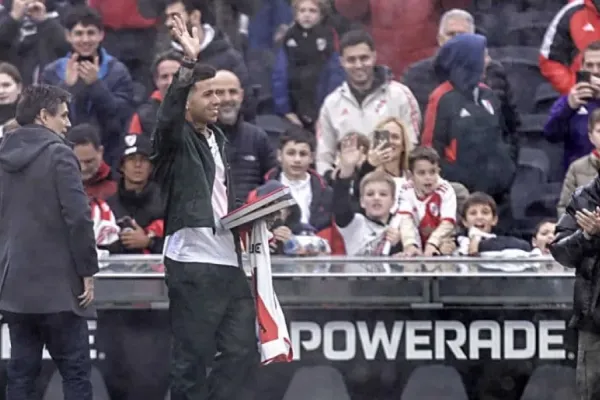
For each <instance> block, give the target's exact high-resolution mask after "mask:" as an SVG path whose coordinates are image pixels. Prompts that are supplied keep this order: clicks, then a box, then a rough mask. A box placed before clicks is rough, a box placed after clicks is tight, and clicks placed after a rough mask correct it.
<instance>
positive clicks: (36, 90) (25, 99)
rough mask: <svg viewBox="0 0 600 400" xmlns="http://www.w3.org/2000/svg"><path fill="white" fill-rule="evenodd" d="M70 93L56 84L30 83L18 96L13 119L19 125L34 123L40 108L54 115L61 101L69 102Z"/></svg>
mask: <svg viewBox="0 0 600 400" xmlns="http://www.w3.org/2000/svg"><path fill="white" fill-rule="evenodd" d="M69 101H71V95H70V94H69V92H67V91H66V90H64V89H61V88H59V87H58V86H51V85H44V84H41V85H32V86H28V87H26V88H25V89H24V90H23V91H22V92H21V96H20V97H19V101H18V102H17V109H16V112H15V119H16V120H17V123H18V124H19V125H21V126H24V125H29V124H33V123H35V119H36V118H37V117H39V116H40V112H41V111H42V110H46V111H47V112H49V113H50V114H51V115H53V116H55V115H56V114H57V113H58V107H59V106H60V105H61V104H63V103H69Z"/></svg>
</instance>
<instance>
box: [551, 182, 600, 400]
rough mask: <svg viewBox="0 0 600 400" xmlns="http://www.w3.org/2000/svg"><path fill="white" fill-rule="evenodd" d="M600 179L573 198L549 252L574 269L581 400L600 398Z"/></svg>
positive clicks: (574, 325)
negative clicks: (599, 304)
mask: <svg viewBox="0 0 600 400" xmlns="http://www.w3.org/2000/svg"><path fill="white" fill-rule="evenodd" d="M599 206H600V177H598V176H596V179H594V180H593V181H592V182H590V183H589V184H588V185H586V186H583V187H580V188H579V189H577V191H576V192H575V193H574V194H573V197H572V198H571V201H570V203H569V204H568V206H567V209H566V212H565V214H563V216H562V217H561V218H560V220H559V221H558V224H557V226H556V235H555V238H554V241H553V242H552V243H551V244H550V252H551V253H552V256H553V257H554V259H555V260H556V261H557V262H559V263H560V264H562V265H563V266H565V267H567V268H573V269H575V292H574V297H573V315H572V317H571V320H570V321H569V327H570V328H574V329H577V330H578V331H579V340H578V350H577V371H576V380H577V386H578V392H579V393H580V397H579V398H580V399H582V400H592V399H598V398H600V353H599V352H598V351H597V349H598V348H599V346H600V309H599V308H598V301H599V300H600V299H599V297H600V275H599V273H600V208H599Z"/></svg>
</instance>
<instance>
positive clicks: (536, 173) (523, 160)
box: [510, 147, 550, 220]
mask: <svg viewBox="0 0 600 400" xmlns="http://www.w3.org/2000/svg"><path fill="white" fill-rule="evenodd" d="M549 170H550V160H549V159H548V156H547V155H546V154H545V153H544V152H543V151H542V150H539V149H535V148H528V147H521V149H520V152H519V160H518V167H517V173H516V175H515V180H514V181H513V185H512V187H511V191H510V203H511V209H512V214H513V218H514V219H516V220H521V219H525V218H526V210H527V208H528V207H529V206H530V205H531V204H532V202H534V201H536V200H538V199H539V198H538V196H537V195H538V194H539V188H540V187H541V186H542V185H545V184H546V182H547V181H548V172H549Z"/></svg>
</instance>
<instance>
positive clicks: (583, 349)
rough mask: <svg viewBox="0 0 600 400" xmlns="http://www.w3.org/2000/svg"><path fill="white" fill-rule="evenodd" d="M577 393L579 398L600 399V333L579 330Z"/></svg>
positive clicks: (580, 399)
mask: <svg viewBox="0 0 600 400" xmlns="http://www.w3.org/2000/svg"><path fill="white" fill-rule="evenodd" d="M578 342H579V343H578V346H577V370H576V379H577V394H578V396H579V397H578V398H579V400H597V399H600V335H597V334H595V333H591V332H585V331H579V340H578Z"/></svg>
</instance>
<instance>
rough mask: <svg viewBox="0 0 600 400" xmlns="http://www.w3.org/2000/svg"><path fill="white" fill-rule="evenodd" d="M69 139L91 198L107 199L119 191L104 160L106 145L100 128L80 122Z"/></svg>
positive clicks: (69, 135)
mask: <svg viewBox="0 0 600 400" xmlns="http://www.w3.org/2000/svg"><path fill="white" fill-rule="evenodd" d="M67 139H68V140H69V141H70V142H71V143H72V144H73V151H74V152H75V155H76V156H77V159H78V160H79V165H80V166H81V176H82V179H83V186H84V188H85V192H86V193H87V195H88V196H89V197H90V198H97V199H101V200H106V199H107V198H108V197H110V196H112V195H113V194H114V193H115V192H116V191H117V182H115V181H114V180H113V177H112V172H111V169H110V167H109V166H108V164H107V163H106V162H105V161H104V160H103V155H104V146H102V144H101V142H100V132H99V130H98V128H97V127H96V126H94V125H91V124H80V125H77V126H74V127H73V128H71V130H70V131H69V133H68V134H67Z"/></svg>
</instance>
